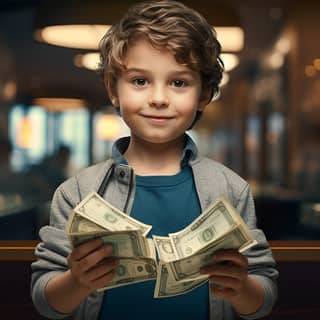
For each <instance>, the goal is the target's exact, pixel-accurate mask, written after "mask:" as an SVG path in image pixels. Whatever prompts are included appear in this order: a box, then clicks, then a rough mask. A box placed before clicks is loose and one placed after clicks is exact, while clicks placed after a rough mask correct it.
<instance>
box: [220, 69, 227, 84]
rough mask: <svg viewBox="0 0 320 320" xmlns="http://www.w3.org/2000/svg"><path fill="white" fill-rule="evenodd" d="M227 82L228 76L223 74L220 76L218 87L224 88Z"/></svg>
mask: <svg viewBox="0 0 320 320" xmlns="http://www.w3.org/2000/svg"><path fill="white" fill-rule="evenodd" d="M228 82H229V74H228V73H226V72H224V73H223V74H222V79H221V82H220V87H224V86H225V85H226V84H227V83H228Z"/></svg>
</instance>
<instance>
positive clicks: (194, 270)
mask: <svg viewBox="0 0 320 320" xmlns="http://www.w3.org/2000/svg"><path fill="white" fill-rule="evenodd" d="M255 244H256V241H255V240H254V239H253V238H252V237H248V234H247V230H245V229H243V226H237V227H234V228H233V229H232V230H230V232H229V233H227V234H226V235H225V236H224V237H222V238H221V239H219V241H216V242H214V243H212V244H211V245H209V246H208V247H205V248H203V249H202V250H201V251H199V252H197V253H195V254H193V255H192V256H189V257H187V258H183V259H179V260H176V261H172V262H169V263H168V264H167V267H168V269H169V272H170V273H171V274H172V276H173V278H174V279H175V280H176V281H190V280H201V279H203V278H204V277H206V276H205V275H203V274H200V269H201V268H202V267H204V266H206V265H208V264H212V263H214V260H213V259H212V255H213V254H214V252H216V251H218V250H222V249H237V250H239V251H240V252H243V250H245V249H249V248H250V247H252V246H253V245H255Z"/></svg>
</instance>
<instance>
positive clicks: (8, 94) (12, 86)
mask: <svg viewBox="0 0 320 320" xmlns="http://www.w3.org/2000/svg"><path fill="white" fill-rule="evenodd" d="M16 93H17V84H16V82H15V81H8V82H6V83H5V85H4V87H3V91H2V95H3V98H4V99H5V100H7V101H9V100H12V99H13V98H14V97H15V96H16Z"/></svg>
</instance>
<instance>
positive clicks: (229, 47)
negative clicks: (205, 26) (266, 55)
mask: <svg viewBox="0 0 320 320" xmlns="http://www.w3.org/2000/svg"><path fill="white" fill-rule="evenodd" d="M215 30H216V32H217V36H218V40H219V41H220V43H221V47H222V51H223V52H236V51H240V50H242V49H243V47H244V31H243V29H241V28H240V27H215Z"/></svg>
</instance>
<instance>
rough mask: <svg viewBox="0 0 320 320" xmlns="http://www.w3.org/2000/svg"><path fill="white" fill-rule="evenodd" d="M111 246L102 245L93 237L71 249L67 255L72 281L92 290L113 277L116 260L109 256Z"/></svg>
mask: <svg viewBox="0 0 320 320" xmlns="http://www.w3.org/2000/svg"><path fill="white" fill-rule="evenodd" d="M111 252H112V247H111V246H103V245H102V241H101V240H99V239H95V240H92V241H89V242H87V243H84V244H82V245H80V246H79V247H77V248H75V249H73V251H72V252H71V254H70V255H69V257H68V264H69V268H70V271H71V276H72V278H73V279H74V281H75V282H76V283H77V284H78V285H80V286H81V287H84V288H86V289H88V290H89V291H90V292H93V291H95V290H97V289H99V288H102V287H104V286H105V285H106V284H107V283H109V282H110V281H111V280H112V279H113V277H114V269H115V268H116V266H117V264H118V260H116V259H114V258H111V257H110V255H111Z"/></svg>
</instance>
